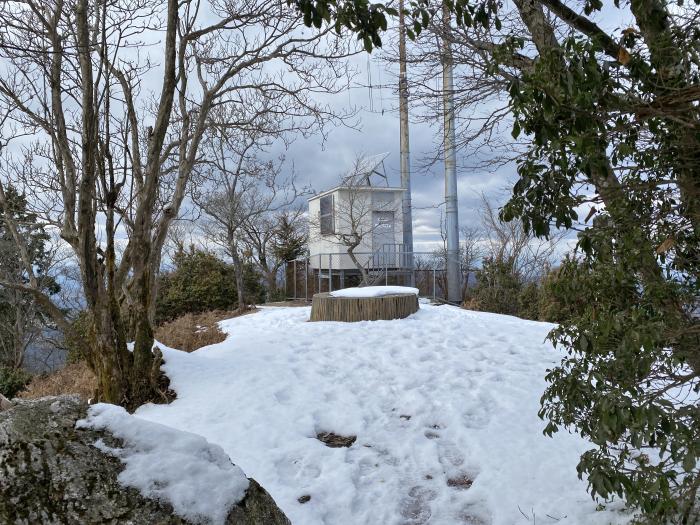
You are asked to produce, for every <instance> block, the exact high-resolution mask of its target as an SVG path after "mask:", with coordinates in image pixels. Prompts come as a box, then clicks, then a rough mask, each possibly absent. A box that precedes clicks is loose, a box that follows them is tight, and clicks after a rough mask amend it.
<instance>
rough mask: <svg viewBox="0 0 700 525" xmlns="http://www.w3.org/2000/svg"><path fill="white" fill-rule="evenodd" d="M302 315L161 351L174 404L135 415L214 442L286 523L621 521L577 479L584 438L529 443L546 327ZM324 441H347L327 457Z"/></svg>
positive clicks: (243, 323)
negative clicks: (349, 440) (189, 348)
mask: <svg viewBox="0 0 700 525" xmlns="http://www.w3.org/2000/svg"><path fill="white" fill-rule="evenodd" d="M308 318H309V309H308V308H267V309H263V310H262V311H261V312H259V313H256V314H254V315H247V316H243V317H239V318H236V319H232V320H229V321H224V322H222V323H221V327H222V329H223V330H224V331H226V332H227V333H228V334H230V335H229V337H228V339H227V340H226V341H224V342H223V343H219V344H216V345H212V346H209V347H206V348H203V349H201V350H198V351H197V352H194V353H191V354H187V353H183V352H178V351H176V350H169V349H165V350H164V354H165V358H166V364H165V370H166V372H167V374H168V376H169V377H170V378H171V386H172V387H173V388H174V389H175V390H176V392H177V396H178V397H177V400H175V401H174V402H173V403H172V404H170V405H147V406H144V407H141V408H140V409H139V410H138V411H137V415H138V416H140V417H142V418H144V419H148V420H151V421H154V422H158V423H162V424H165V425H170V426H173V427H176V428H179V429H182V430H187V431H188V432H195V433H198V434H201V435H202V436H204V437H205V438H206V439H207V440H209V441H210V442H212V443H216V444H218V445H220V446H221V447H223V449H224V450H225V451H226V452H227V453H228V454H229V456H230V457H231V459H232V460H233V462H234V463H235V464H236V465H238V466H240V467H241V468H242V469H243V470H244V471H245V472H246V474H247V475H249V476H251V477H253V478H255V479H256V480H257V481H258V482H259V483H260V484H261V485H263V486H264V487H265V488H266V489H267V490H268V491H269V492H270V493H271V494H272V496H273V498H274V499H275V500H276V501H277V503H278V504H279V505H280V507H281V508H282V510H284V512H285V513H286V514H287V515H288V516H289V518H290V519H291V520H292V522H293V523H294V524H297V525H316V524H328V525H355V524H357V525H375V524H376V525H392V524H406V525H408V524H419V523H430V524H435V525H437V524H444V525H453V524H460V523H467V524H489V525H514V524H527V523H531V524H533V523H537V524H547V523H560V524H562V523H566V524H585V525H588V524H590V525H597V524H600V525H607V524H621V523H626V522H627V521H628V520H629V517H628V516H627V515H626V514H623V513H621V512H620V508H621V504H620V503H619V502H614V503H612V504H607V505H606V507H605V510H603V511H597V510H596V503H595V502H594V501H592V500H591V498H590V497H589V496H588V494H587V493H586V483H585V481H580V480H579V479H578V478H577V475H576V469H575V466H576V463H577V462H578V457H579V455H580V454H581V452H583V451H584V450H586V449H587V447H588V445H587V444H586V443H585V442H584V441H582V440H581V439H580V438H578V437H577V436H574V435H570V434H567V433H560V434H558V435H556V436H555V437H554V438H553V439H551V438H547V437H544V436H543V435H542V428H543V427H544V423H543V422H542V421H541V420H540V419H539V418H538V417H537V410H538V407H539V397H540V395H541V394H542V391H543V389H544V386H545V383H544V379H543V377H544V373H545V369H546V368H548V367H551V366H553V365H555V364H556V363H558V361H559V359H560V356H559V353H558V352H557V351H555V350H554V349H553V348H552V347H551V345H549V344H547V343H545V342H544V338H545V336H546V334H547V332H548V331H549V330H550V328H551V325H548V324H545V323H536V322H530V321H523V320H520V319H517V318H514V317H507V316H500V315H494V314H487V313H476V312H470V311H466V310H461V309H458V308H454V307H450V306H431V305H427V304H421V309H420V311H419V312H418V313H416V314H414V315H412V316H411V317H409V318H407V319H403V320H396V321H375V322H363V323H324V322H316V323H310V322H307V320H308ZM321 432H334V433H336V434H342V435H356V436H357V440H356V441H355V443H354V444H353V445H352V446H351V447H350V448H329V447H327V446H325V445H324V444H323V443H322V442H320V441H319V440H318V439H316V436H317V434H319V433H321ZM307 495H308V496H310V497H311V499H310V500H309V501H308V502H307V503H300V502H299V501H298V498H300V497H302V496H307Z"/></svg>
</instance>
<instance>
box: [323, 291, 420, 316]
mask: <svg viewBox="0 0 700 525" xmlns="http://www.w3.org/2000/svg"><path fill="white" fill-rule="evenodd" d="M417 311H418V296H417V295H416V294H412V293H397V294H391V295H382V296H380V297H333V296H332V295H331V294H329V293H317V294H314V298H313V302H312V303H311V319H310V320H311V321H344V322H349V323H352V322H355V321H377V320H380V319H384V320H391V319H403V318H404V317H408V316H409V315H411V314H413V313H416V312H417Z"/></svg>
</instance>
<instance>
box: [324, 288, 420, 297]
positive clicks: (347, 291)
mask: <svg viewBox="0 0 700 525" xmlns="http://www.w3.org/2000/svg"><path fill="white" fill-rule="evenodd" d="M397 293H410V294H413V295H418V288H412V287H410V286H362V287H357V288H343V289H341V290H333V291H332V292H331V293H330V294H331V295H332V296H333V297H382V296H384V295H394V294H397Z"/></svg>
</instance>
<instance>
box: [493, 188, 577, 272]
mask: <svg viewBox="0 0 700 525" xmlns="http://www.w3.org/2000/svg"><path fill="white" fill-rule="evenodd" d="M481 221H482V226H483V231H484V234H485V240H486V248H485V250H484V251H485V253H484V256H485V257H487V258H489V259H490V260H492V261H497V262H499V263H502V264H504V265H505V266H506V267H507V268H508V269H509V271H510V273H511V274H512V275H514V276H517V277H518V278H519V279H520V280H521V281H522V282H532V281H534V280H536V279H540V278H542V277H544V275H545V274H546V273H547V272H548V271H549V270H550V268H551V267H552V264H553V263H554V261H555V260H556V258H557V257H558V256H560V255H561V254H560V253H558V250H559V246H560V243H561V241H562V240H563V238H564V235H565V232H563V231H560V232H556V233H554V234H552V235H550V237H549V239H540V238H538V237H537V236H536V235H535V234H534V233H532V232H526V231H525V229H524V228H523V225H522V223H521V222H519V221H510V222H504V221H502V220H501V219H500V218H499V216H498V210H497V209H496V208H494V206H493V204H492V203H491V201H489V199H488V198H487V197H486V195H484V194H482V195H481Z"/></svg>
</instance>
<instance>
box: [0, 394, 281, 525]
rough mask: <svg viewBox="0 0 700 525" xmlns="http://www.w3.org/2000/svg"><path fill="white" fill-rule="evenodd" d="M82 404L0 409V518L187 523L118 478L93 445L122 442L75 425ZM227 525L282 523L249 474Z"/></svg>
mask: <svg viewBox="0 0 700 525" xmlns="http://www.w3.org/2000/svg"><path fill="white" fill-rule="evenodd" d="M87 408H88V407H87V405H86V404H85V403H84V402H83V401H81V400H80V398H78V397H74V396H59V397H47V398H42V399H37V400H19V399H18V400H14V405H13V406H12V407H9V408H8V409H6V410H4V411H0V523H3V524H8V525H9V524H22V525H24V524H27V525H30V524H31V525H34V524H81V525H82V524H85V523H113V524H117V523H118V524H130V525H153V524H183V525H184V524H188V523H190V522H188V521H187V520H185V519H183V518H181V517H178V516H176V515H174V514H173V510H172V507H171V506H170V505H169V504H168V503H166V502H163V501H157V500H153V499H149V498H146V497H144V496H142V495H141V494H140V493H139V492H138V491H137V490H135V489H132V488H126V487H124V486H122V485H120V484H119V482H118V481H117V476H118V475H119V473H120V472H121V471H122V469H123V465H122V463H121V462H120V460H119V459H117V458H115V457H113V456H111V455H108V454H106V453H104V452H102V451H101V450H99V449H98V448H96V447H95V446H94V443H95V442H96V441H98V440H100V439H101V440H102V441H103V442H104V444H106V445H107V446H110V447H119V446H120V443H119V442H118V440H116V439H115V438H114V437H113V436H111V435H109V434H108V433H105V432H98V431H94V430H87V429H76V428H75V424H76V421H78V420H80V419H83V418H85V416H86V414H87ZM249 481H250V485H249V488H248V490H247V492H246V495H245V497H244V498H243V500H242V501H240V502H239V503H238V505H236V506H234V507H233V508H232V509H231V510H230V511H229V513H228V517H227V519H226V523H227V524H231V525H233V524H236V525H238V524H240V525H263V524H264V525H288V524H289V523H290V522H289V520H288V519H287V518H286V516H285V515H284V514H283V513H282V511H281V510H280V509H279V508H278V507H277V505H276V504H275V502H274V500H273V499H272V498H271V497H270V495H269V494H268V493H267V492H266V491H265V490H264V489H263V488H262V487H260V485H258V484H257V483H256V482H255V481H254V480H252V479H251V480H249Z"/></svg>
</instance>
